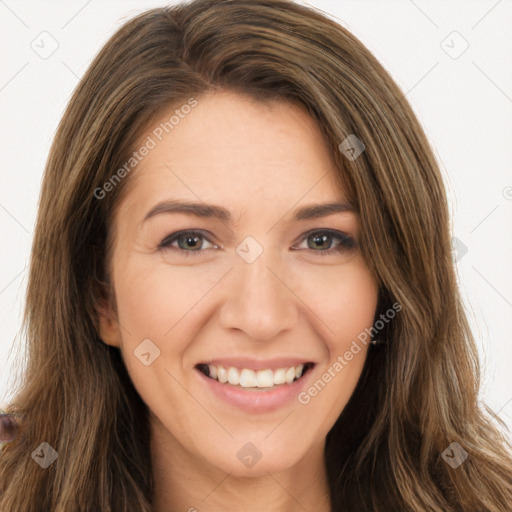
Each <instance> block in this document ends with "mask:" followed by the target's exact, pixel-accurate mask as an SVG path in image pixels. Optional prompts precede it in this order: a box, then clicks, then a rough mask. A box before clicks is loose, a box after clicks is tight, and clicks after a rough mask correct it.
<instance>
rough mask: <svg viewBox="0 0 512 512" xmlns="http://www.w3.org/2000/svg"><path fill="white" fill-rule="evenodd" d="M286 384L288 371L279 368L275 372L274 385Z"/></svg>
mask: <svg viewBox="0 0 512 512" xmlns="http://www.w3.org/2000/svg"><path fill="white" fill-rule="evenodd" d="M285 382H286V369H285V368H279V370H276V371H275V372H274V384H284V383H285Z"/></svg>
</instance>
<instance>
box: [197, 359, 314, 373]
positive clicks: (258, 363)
mask: <svg viewBox="0 0 512 512" xmlns="http://www.w3.org/2000/svg"><path fill="white" fill-rule="evenodd" d="M306 363H312V361H311V360H310V359H308V358H305V357H302V358H301V357H281V358H279V359H250V358H246V357H225V358H216V359H210V360H208V361H202V362H201V363H199V364H206V365H208V364H212V365H214V366H222V367H223V368H229V367H233V368H240V369H243V368H247V369H249V370H267V369H270V370H277V369H278V368H290V367H292V366H297V365H299V364H306ZM198 366H199V365H198Z"/></svg>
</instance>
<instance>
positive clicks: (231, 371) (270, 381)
mask: <svg viewBox="0 0 512 512" xmlns="http://www.w3.org/2000/svg"><path fill="white" fill-rule="evenodd" d="M208 370H209V373H210V377H211V378H212V379H215V380H218V381H219V382H220V383H222V384H226V383H228V384H231V385H232V386H238V385H239V386H241V387H243V388H271V387H273V386H279V385H281V384H285V383H287V384H291V383H292V382H293V381H294V380H295V379H299V378H300V377H301V376H302V373H303V371H304V364H299V365H297V366H290V367H289V368H278V369H277V370H274V371H272V370H270V369H268V370H259V371H254V370H250V369H248V368H243V369H242V370H239V369H238V368H234V367H233V366H230V367H229V368H228V369H227V370H226V368H224V367H222V366H215V365H213V364H209V365H208Z"/></svg>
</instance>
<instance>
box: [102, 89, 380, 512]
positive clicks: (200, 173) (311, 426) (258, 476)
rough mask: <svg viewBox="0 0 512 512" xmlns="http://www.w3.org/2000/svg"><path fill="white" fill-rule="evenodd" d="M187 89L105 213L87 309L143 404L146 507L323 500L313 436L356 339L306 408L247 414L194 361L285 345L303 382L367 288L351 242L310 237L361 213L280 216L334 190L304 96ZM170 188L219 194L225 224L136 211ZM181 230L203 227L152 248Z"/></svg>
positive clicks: (351, 372) (350, 383)
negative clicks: (187, 104)
mask: <svg viewBox="0 0 512 512" xmlns="http://www.w3.org/2000/svg"><path fill="white" fill-rule="evenodd" d="M197 99H198V104H197V106H196V107H195V108H194V109H193V110H192V111H191V112H190V113H189V114H188V115H187V116H185V117H184V118H183V119H180V122H179V124H178V125H176V126H175V127H174V129H173V130H172V132H170V134H169V135H168V136H166V137H165V138H164V139H163V140H162V141H160V142H158V144H157V145H156V147H155V148H154V149H152V150H151V151H150V152H149V154H148V155H147V156H146V157H145V158H144V159H143V160H142V161H141V162H140V163H139V164H138V166H137V168H136V170H134V171H133V174H132V175H131V176H130V177H129V178H127V179H130V180H131V181H130V184H129V185H130V186H129V188H128V190H127V194H126V195H125V196H124V197H123V199H122V202H121V203H120V206H119V209H118V211H117V213H116V216H115V218H114V227H115V238H114V240H115V243H114V249H113V252H112V261H111V265H112V276H113V279H112V280H113V283H112V285H113V287H114V291H115V296H116V300H117V311H116V312H115V311H113V309H112V307H110V306H109V305H106V306H105V308H104V309H103V310H101V311H100V312H99V315H100V331H101V332H100V335H101V338H102V339H103V341H104V342H105V343H107V344H109V345H112V346H116V347H119V348H120V350H121V353H122V356H123V360H124V362H125V364H126V367H127V370H128V372H129V374H130V376H131V379H132V380H133V383H134V385H135V387H136V389H137V391H138V392H139V394H140V396H141V397H142V399H143V400H144V401H145V403H146V404H147V405H148V407H149V409H150V424H151V432H152V437H151V439H152V441H151V443H152V445H151V450H152V457H153V473H154V479H155V487H154V489H155V497H154V507H155V508H154V510H155V511H156V512H164V511H165V512H178V511H186V510H189V511H191V512H192V511H193V510H208V511H211V512H216V511H225V510H235V509H236V510H241V509H242V508H243V510H244V511H246V512H252V511H258V512H260V511H261V510H265V511H268V512H277V511H279V512H284V511H295V510H298V509H300V510H302V508H301V507H304V509H306V510H315V511H317V512H327V511H329V510H330V508H329V495H328V487H327V476H326V472H325V467H324V463H323V452H324V447H325V437H326V435H327V433H328V432H329V430H330V429H331V427H332V426H333V424H334V422H335V421H336V419H337V418H338V416H339V415H340V413H341V411H342V410H343V408H344V406H345V405H346V403H347V402H348V400H349V398H350V396H351V395H352V393H353V391H354V389H355V386H356V384H357V381H358V379H359V376H360V374H361V371H362V368H363V365H364V361H365V357H366V352H367V347H364V346H363V347H362V350H361V351H360V352H359V353H358V354H357V355H355V356H354V357H353V359H352V360H351V361H350V362H349V363H348V364H347V365H346V366H345V367H344V368H343V371H341V372H339V373H338V374H337V375H336V377H335V378H333V379H332V380H331V382H329V383H328V384H327V385H326V386H325V387H324V388H323V389H322V391H321V392H319V393H318V394H317V395H316V396H315V397H313V398H311V400H310V402H309V403H308V404H307V405H303V404H301V403H299V401H298V400H296V399H293V400H292V401H291V402H290V403H288V404H286V405H285V406H283V407H281V408H280V409H278V410H276V411H273V412H265V413H257V414H255V413H248V412H245V411H241V410H240V409H239V408H237V407H235V406H233V405H231V404H228V403H226V402H224V401H223V400H221V399H219V398H218V397H216V396H214V395H213V394H212V393H211V391H210V389H209V386H208V385H206V384H205V383H204V381H203V380H202V379H201V378H200V376H199V375H198V372H197V370H195V369H194V367H195V365H196V364H198V363H200V362H203V361H205V360H208V359H209V360H211V359H213V358H222V357H229V356H231V357H235V356H244V357H251V358H255V359H272V358H277V357H284V356H297V357H302V358H304V360H306V361H313V362H315V367H314V368H313V369H312V370H311V372H310V374H309V377H308V379H309V381H308V382H309V383H310V384H312V383H314V382H315V381H317V380H318V379H319V378H320V377H321V376H322V374H323V373H324V372H326V371H327V370H328V369H329V368H330V367H332V366H333V363H334V362H335V361H336V359H337V358H338V356H340V355H343V354H344V353H345V352H346V351H347V350H348V349H349V347H350V345H351V343H352V342H353V340H355V339H356V337H357V335H358V334H360V333H361V332H362V331H364V329H365V328H368V329H369V328H370V327H371V326H372V322H373V318H374V315H375V310H376V306H377V292H378V284H377V281H376V279H375V277H374V276H373V275H372V274H371V272H370V270H369V269H368V267H367V265H366V263H365V261H364V259H363V257H362V255H361V252H360V249H359V248H358V247H357V246H356V247H355V248H352V249H347V248H345V249H344V250H343V251H333V253H332V254H330V255H322V254H320V252H322V251H325V250H328V249H332V248H337V247H338V246H339V245H340V243H341V241H340V240H339V239H337V238H336V237H335V236H334V237H332V238H328V239H327V241H326V242H324V243H322V241H321V240H320V241H319V242H317V243H316V244H315V236H309V238H308V234H309V232H310V231H311V230H317V229H318V230H321V229H333V230H338V231H341V232H343V233H345V234H347V235H349V236H350V237H352V238H353V239H354V240H355V241H356V243H357V242H358V241H359V237H360V226H359V217H358V215H357V214H356V213H354V212H350V211H349V212H341V213H334V214H331V215H327V216H324V217H321V218H316V219H307V220H299V221H293V220H291V219H292V217H293V213H294V211H295V209H297V208H299V207H302V206H305V205H310V204H316V203H327V202H340V201H345V200H346V199H347V198H346V196H345V194H344V193H343V191H341V190H339V188H337V187H336V186H335V184H334V181H333V177H332V173H333V162H332V159H331V156H330V154H329V151H328V150H327V147H326V146H325V143H324V141H323V139H322V137H321V134H320V131H319V129H318V127H317V125H316V124H315V122H314V121H313V119H312V118H311V117H310V116H309V115H308V114H307V113H306V112H305V111H304V110H303V109H302V108H300V107H298V106H296V105H294V104H291V103H285V102H278V103H275V102H272V103H268V102H265V103H263V102H261V101H255V100H252V99H250V98H247V97H245V96H241V95H238V94H235V93H231V92H227V91H217V92H215V93H208V94H206V95H203V96H201V97H199V98H197ZM173 111H174V109H172V110H171V111H169V113H166V114H165V115H163V116H162V120H165V119H169V117H170V115H171V114H172V113H173ZM159 122H160V121H158V122H156V123H155V126H156V125H158V124H159ZM150 134H151V130H148V132H147V133H145V134H144V135H143V136H142V137H141V140H145V139H146V138H147V136H148V135H150ZM171 198H172V199H182V200H191V201H200V202H205V203H208V204H215V205H220V206H223V207H225V208H227V209H228V210H229V211H230V212H231V216H232V220H231V221H230V222H227V221H221V220H218V219H215V218H200V217H196V216H194V215H190V214H186V213H160V214H157V215H154V216H153V217H151V218H150V219H148V220H146V221H145V222H144V217H145V215H146V214H147V212H148V211H149V210H151V208H152V207H153V206H154V205H156V204H157V203H159V202H160V201H163V200H167V199H171ZM180 230H202V231H203V234H205V238H201V237H199V239H198V240H197V241H196V242H195V243H194V240H192V242H187V240H183V239H182V248H181V249H180V247H179V246H178V241H174V242H173V243H172V248H167V249H162V248H159V244H160V243H161V242H162V241H163V240H164V239H165V238H166V237H168V236H169V235H170V234H172V233H175V232H177V231H180ZM247 236H252V237H253V238H254V239H255V240H256V241H257V242H258V244H259V245H260V246H261V247H262V248H263V252H262V254H261V255H260V256H259V257H258V258H256V259H255V261H253V262H252V263H247V262H246V261H245V260H244V259H242V258H241V257H240V256H239V255H238V254H237V252H236V248H237V246H238V245H239V244H240V243H241V242H242V241H243V240H244V239H245V238H246V237H247ZM185 238H186V237H185ZM308 240H309V242H308ZM183 247H185V248H183ZM292 247H295V248H297V247H298V248H299V250H292V249H291V248H292ZM198 248H199V250H198ZM194 250H195V251H196V253H195V254H188V255H187V254H185V253H186V252H187V251H188V252H189V253H190V252H192V251H194ZM116 313H117V314H116ZM148 338H149V339H150V340H151V341H152V342H153V343H154V344H155V345H156V346H157V347H158V348H159V350H160V356H159V357H158V358H156V359H155V360H154V361H153V362H152V363H151V364H150V365H148V366H145V365H144V364H142V363H141V361H140V360H139V359H138V358H137V357H135V355H134V353H133V352H134V350H135V349H136V347H137V346H138V345H139V344H140V343H141V342H142V340H144V339H148ZM307 376H308V374H306V375H305V376H304V378H306V377H307ZM248 442H251V443H253V444H254V445H255V446H256V447H257V449H258V450H259V452H260V453H261V459H260V460H259V461H258V462H257V463H256V464H255V465H253V466H252V467H250V468H249V467H246V466H245V465H244V464H242V463H241V461H240V460H239V458H238V457H237V453H238V452H239V450H240V449H241V448H242V447H243V446H244V445H245V444H246V443H248ZM298 503H299V504H300V505H298ZM237 504H238V505H237ZM242 504H243V505H242Z"/></svg>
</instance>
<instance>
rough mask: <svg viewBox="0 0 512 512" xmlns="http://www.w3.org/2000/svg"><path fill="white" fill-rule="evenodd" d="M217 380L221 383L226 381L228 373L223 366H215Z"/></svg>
mask: <svg viewBox="0 0 512 512" xmlns="http://www.w3.org/2000/svg"><path fill="white" fill-rule="evenodd" d="M210 375H211V374H210ZM217 380H218V381H219V382H222V384H225V383H226V382H227V381H228V373H227V372H226V369H225V368H222V366H219V367H217Z"/></svg>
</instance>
